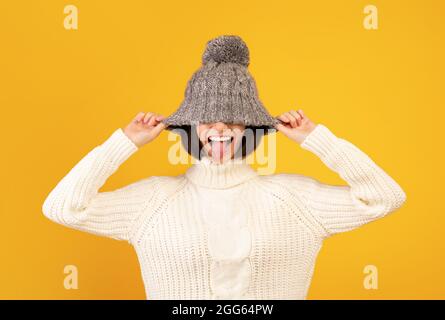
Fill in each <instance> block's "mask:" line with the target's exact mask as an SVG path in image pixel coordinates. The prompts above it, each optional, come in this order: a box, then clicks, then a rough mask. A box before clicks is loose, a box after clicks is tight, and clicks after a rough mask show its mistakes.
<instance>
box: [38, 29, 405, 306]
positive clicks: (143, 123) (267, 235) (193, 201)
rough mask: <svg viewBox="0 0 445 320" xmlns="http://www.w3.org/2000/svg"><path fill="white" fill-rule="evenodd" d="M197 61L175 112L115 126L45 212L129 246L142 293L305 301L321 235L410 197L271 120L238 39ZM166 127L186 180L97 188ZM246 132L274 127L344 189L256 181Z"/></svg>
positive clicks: (342, 152)
mask: <svg viewBox="0 0 445 320" xmlns="http://www.w3.org/2000/svg"><path fill="white" fill-rule="evenodd" d="M202 61H203V65H202V67H201V68H200V69H199V70H198V71H197V72H196V73H195V74H194V75H193V77H192V78H191V80H190V81H189V83H188V85H187V89H186V92H185V99H184V102H183V103H182V105H181V106H180V107H179V109H178V110H177V111H176V112H175V113H174V114H173V115H171V116H170V117H168V118H164V117H163V116H161V115H159V114H156V113H150V112H147V113H139V114H138V115H137V116H136V117H135V118H134V119H133V121H132V122H131V123H130V124H128V125H127V126H126V127H125V128H124V129H121V128H118V129H116V130H115V131H114V133H113V134H112V135H111V136H110V137H109V138H108V139H107V140H106V141H105V142H103V143H102V144H101V145H99V146H97V147H96V148H94V149H93V150H92V151H91V152H89V153H88V154H87V155H86V156H85V157H84V158H83V159H82V160H81V161H80V162H79V163H78V164H77V165H76V166H75V167H74V168H73V169H72V170H71V171H70V172H69V173H68V174H67V175H66V176H65V177H64V178H63V179H62V180H61V181H60V182H59V183H58V185H57V186H56V187H55V188H54V190H52V191H51V193H50V194H49V195H48V197H47V199H46V200H45V202H44V205H43V212H44V214H45V215H46V216H47V217H48V218H49V219H51V220H53V221H55V222H57V223H60V224H63V225H66V226H69V227H72V228H76V229H79V230H82V231H86V232H91V233H94V234H98V235H102V236H107V237H111V238H114V239H119V240H126V241H128V242H129V243H131V244H132V245H133V246H134V248H135V250H136V252H137V255H138V258H139V261H140V264H141V270H142V276H143V280H144V284H145V289H146V294H147V298H151V299H305V298H306V295H307V291H308V288H309V285H310V282H311V277H312V273H313V269H314V264H315V260H316V257H317V254H318V252H319V250H320V248H321V245H322V242H323V240H324V239H326V238H327V237H329V236H332V235H334V234H337V233H340V232H345V231H348V230H352V229H354V228H357V227H359V226H361V225H363V224H365V223H368V222H371V221H373V220H376V219H378V218H381V217H384V216H385V215H387V214H388V213H390V212H393V211H394V210H396V209H398V208H400V206H401V205H402V204H403V203H404V202H405V198H406V196H405V193H404V191H403V190H402V189H401V187H400V186H399V185H398V184H397V183H396V182H395V181H394V180H393V179H392V178H391V177H390V176H389V175H388V174H386V173H385V172H384V171H383V170H382V169H381V168H380V167H379V166H378V165H377V164H376V163H374V162H373V161H372V160H371V159H370V158H369V157H368V156H367V155H366V154H364V153H363V152H362V151H361V150H359V149H358V148H357V147H355V146H354V145H353V144H351V143H350V142H348V141H347V140H344V139H342V138H339V137H337V136H336V135H335V134H334V133H333V132H332V131H331V130H330V129H328V128H327V127H326V126H324V125H323V124H315V123H314V122H313V121H311V120H310V119H309V118H308V117H307V116H306V115H305V114H304V113H303V111H302V110H298V111H294V110H291V111H289V112H286V113H284V114H282V115H280V116H279V117H278V118H277V119H275V118H273V117H271V116H270V115H269V114H268V112H267V111H266V109H265V108H264V107H263V105H262V104H261V101H260V100H259V98H258V96H257V89H256V85H255V82H254V80H253V78H252V77H251V75H250V74H249V72H248V70H247V66H248V65H249V52H248V49H247V46H246V45H245V43H244V42H243V41H242V40H241V38H239V37H237V36H232V35H229V36H220V37H218V38H215V39H212V40H211V41H209V42H208V43H207V47H206V50H205V52H204V55H203V60H202ZM164 129H169V130H173V129H177V130H181V131H178V132H179V133H180V134H181V137H182V143H183V145H184V147H185V148H186V150H187V151H188V152H189V153H190V154H191V155H192V156H193V157H194V158H196V162H195V163H194V164H193V165H192V166H191V167H190V168H189V169H188V170H187V171H186V172H185V174H183V175H179V176H175V177H169V176H153V177H148V178H145V179H142V180H139V181H137V182H135V183H132V184H130V185H128V186H125V187H123V188H120V189H117V190H114V191H109V192H99V191H98V190H99V189H100V188H101V186H102V185H103V184H104V183H105V181H106V180H107V179H108V177H109V176H110V175H112V174H113V173H114V172H115V171H116V170H117V169H118V167H119V166H120V165H121V164H122V163H123V162H124V161H125V160H126V159H128V158H129V157H130V156H131V155H132V154H133V153H135V152H136V151H137V150H139V149H140V148H141V147H142V146H144V145H146V144H148V143H150V142H151V141H153V140H154V139H155V138H156V137H157V136H158V135H159V134H160V132H161V131H162V130H164ZM247 129H249V130H250V129H251V130H253V132H254V136H255V137H257V136H259V137H261V134H262V133H263V134H268V133H269V131H271V130H278V131H279V132H281V133H283V134H284V135H286V136H287V137H289V138H290V139H292V140H293V141H295V142H296V143H297V144H300V146H301V147H302V148H303V149H306V150H309V151H310V152H313V153H314V154H315V155H317V156H318V157H319V158H320V159H321V160H322V161H323V162H324V163H325V164H326V165H327V166H328V167H329V168H330V169H332V170H333V171H335V172H337V173H338V174H339V175H340V176H341V177H342V178H343V179H344V180H345V182H346V183H347V185H343V186H335V185H328V184H323V183H321V182H319V181H318V180H316V179H314V178H311V177H307V176H303V175H299V174H275V175H267V176H260V175H258V174H257V172H256V171H255V170H254V169H253V168H251V167H250V166H249V165H248V164H247V163H246V162H245V161H243V159H245V157H246V155H247V154H249V153H250V152H252V151H253V150H254V149H255V147H256V142H255V141H257V139H253V141H254V143H253V146H252V144H250V146H249V143H247V141H248V140H247V139H244V137H246V134H245V133H246V132H248V131H249V130H247ZM264 129H266V130H265V131H264ZM270 129H271V130H270ZM192 137H198V139H199V144H198V148H193V147H192V145H193V143H190V142H191V141H192V140H193V139H192ZM249 141H251V140H249ZM240 150H242V151H243V152H239V151H240Z"/></svg>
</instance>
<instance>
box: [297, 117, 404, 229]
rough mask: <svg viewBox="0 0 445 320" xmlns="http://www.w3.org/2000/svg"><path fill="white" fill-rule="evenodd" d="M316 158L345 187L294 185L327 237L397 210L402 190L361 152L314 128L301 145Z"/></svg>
mask: <svg viewBox="0 0 445 320" xmlns="http://www.w3.org/2000/svg"><path fill="white" fill-rule="evenodd" d="M301 147H302V148H303V149H306V150H309V151H311V152H313V153H314V154H315V155H317V156H318V157H319V158H320V159H321V161H322V162H323V163H324V164H325V165H326V166H328V167H329V168H330V169H331V170H333V171H335V172H337V173H338V174H339V176H340V177H341V178H342V179H343V180H345V181H346V183H347V185H345V186H337V185H329V184H324V183H321V182H319V181H318V180H316V179H314V178H311V177H306V176H303V175H300V176H299V179H296V180H298V181H296V180H295V179H294V181H295V183H296V185H297V186H298V193H299V194H300V196H301V198H302V199H303V202H305V203H306V205H307V207H308V208H309V209H310V210H311V211H312V213H313V216H314V217H315V219H316V220H318V222H319V223H320V224H321V225H322V226H323V227H324V229H325V230H326V231H327V235H328V236H329V235H333V234H336V233H339V232H345V231H349V230H352V229H355V228H357V227H359V226H361V225H364V224H366V223H369V222H371V221H373V220H376V219H379V218H382V217H384V216H385V215H387V214H388V213H390V212H393V211H395V210H396V209H398V208H400V207H401V206H402V204H403V203H404V202H405V200H406V194H405V192H404V191H403V190H402V188H401V187H400V186H399V185H398V184H397V183H396V182H395V181H394V180H393V179H392V178H391V177H390V176H389V175H388V174H387V173H385V171H384V170H382V168H380V167H379V166H378V165H377V164H376V163H375V162H374V161H373V160H371V159H370V158H369V157H368V156H367V155H366V154H365V153H364V152H362V151H361V150H360V149H358V148H357V147H356V146H354V145H353V144H352V143H350V142H348V141H347V140H345V139H342V138H339V137H337V136H336V135H334V134H333V133H332V132H331V131H330V130H329V129H328V128H327V127H326V126H324V125H323V124H318V125H317V126H316V127H315V129H314V130H313V131H312V132H311V133H310V134H309V135H308V136H307V137H306V138H305V140H304V141H303V143H302V144H301Z"/></svg>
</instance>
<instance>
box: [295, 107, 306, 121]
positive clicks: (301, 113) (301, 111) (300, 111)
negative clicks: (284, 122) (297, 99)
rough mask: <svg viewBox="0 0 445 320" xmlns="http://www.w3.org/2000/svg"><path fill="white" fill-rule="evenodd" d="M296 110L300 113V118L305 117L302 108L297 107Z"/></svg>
mask: <svg viewBox="0 0 445 320" xmlns="http://www.w3.org/2000/svg"><path fill="white" fill-rule="evenodd" d="M297 112H298V113H299V114H300V115H301V118H303V119H305V118H306V115H305V114H304V112H303V110H302V109H298V110H297Z"/></svg>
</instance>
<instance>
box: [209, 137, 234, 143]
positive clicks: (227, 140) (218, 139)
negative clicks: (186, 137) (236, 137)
mask: <svg viewBox="0 0 445 320" xmlns="http://www.w3.org/2000/svg"><path fill="white" fill-rule="evenodd" d="M232 141H233V137H232V136H210V137H209V138H208V142H210V143H212V142H225V143H230V142H232Z"/></svg>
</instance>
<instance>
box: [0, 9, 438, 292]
mask: <svg viewBox="0 0 445 320" xmlns="http://www.w3.org/2000/svg"><path fill="white" fill-rule="evenodd" d="M67 4H74V5H76V6H77V7H78V9H79V29H78V30H77V31H68V30H65V29H64V28H63V20H64V17H65V15H64V13H63V8H64V6H65V5H67ZM367 4H374V5H376V6H377V8H378V9H379V29H378V30H365V29H364V28H363V25H362V21H363V18H364V16H365V14H364V13H363V8H364V7H365V5H367ZM444 12H445V6H444V4H443V3H442V2H441V1H435V0H416V1H408V0H403V1H395V0H391V1H373V2H372V3H371V2H368V1H359V0H339V1H313V0H311V1H279V0H276V1H258V0H255V1H239V0H237V1H232V0H227V1H213V2H212V1H193V0H190V1H156V2H155V1H151V2H150V1H142V0H138V1H136V0H128V1H99V0H95V1H86V0H85V1H80V0H79V1H59V0H52V1H50V0H45V1H1V3H0V35H1V37H0V39H1V51H0V90H1V94H0V105H1V113H2V117H1V119H2V123H1V127H0V128H1V129H0V130H1V132H0V134H1V148H2V153H1V157H0V168H1V169H0V170H1V171H0V172H1V185H0V188H1V189H0V192H1V193H0V194H1V207H0V208H1V219H0V226H1V232H0V246H1V247H0V254H1V263H0V298H23V299H30V298H39V299H47V298H55V299H78V298H82V299H90V298H98V299H144V298H145V294H144V289H143V283H142V279H141V276H140V270H139V266H138V262H137V259H136V254H135V253H134V251H133V249H132V247H131V246H129V245H128V244H127V243H125V242H119V241H115V240H111V239H106V238H101V237H97V236H94V235H90V234H86V233H81V232H79V231H75V230H71V229H68V228H65V227H62V226H59V225H56V224H54V223H52V222H51V221H49V220H47V219H46V218H45V217H44V216H43V214H42V212H41V206H42V203H43V201H44V199H45V197H46V196H47V194H48V192H49V191H50V190H51V189H52V188H53V187H55V185H56V183H57V182H58V181H59V180H60V179H61V178H62V177H63V176H64V175H65V174H66V173H67V172H68V171H69V170H70V169H71V168H72V167H73V166H74V165H75V164H76V163H77V161H79V160H80V159H81V158H82V157H83V156H84V155H85V154H86V153H87V152H88V151H89V150H90V149H92V148H93V147H94V146H96V145H98V144H100V143H102V142H103V141H104V140H105V139H106V138H107V137H108V136H109V135H110V134H111V133H112V132H113V131H114V129H115V128H117V127H119V126H124V125H126V123H127V122H129V121H130V120H131V118H132V117H133V116H134V115H135V114H136V113H137V112H139V111H155V112H158V113H161V114H165V115H168V114H170V113H171V112H173V111H174V110H175V109H176V108H177V106H178V105H179V103H180V102H181V100H182V97H183V94H184V90H185V84H186V82H187V80H188V79H189V78H190V76H191V74H192V73H193V72H194V71H195V70H196V69H197V68H198V67H199V66H200V63H201V60H200V59H201V54H202V52H203V49H204V45H205V43H206V41H207V40H209V39H210V38H212V37H215V36H217V35H220V34H238V35H240V36H241V37H242V38H243V39H244V40H245V41H246V42H247V44H248V46H249V48H250V52H251V65H250V67H249V68H250V71H251V72H252V74H253V75H254V77H255V79H256V81H257V84H258V88H259V93H260V98H261V99H262V101H263V102H264V104H265V105H266V107H267V108H268V110H269V111H270V112H271V113H272V114H274V115H277V114H279V113H281V112H284V111H287V110H289V109H295V108H302V109H303V110H304V111H305V112H306V114H307V115H308V116H309V117H310V118H311V119H312V120H313V121H315V122H320V123H324V124H325V125H327V126H328V127H329V128H330V129H331V130H332V131H333V132H334V133H336V134H337V135H338V136H341V137H344V138H346V139H348V140H349V141H351V142H353V143H354V144H355V145H357V146H358V147H359V148H361V149H362V150H363V151H365V152H366V153H367V154H368V155H370V156H371V157H372V158H373V159H374V160H375V161H376V163H378V164H379V165H380V166H381V167H382V168H383V169H385V170H386V171H387V172H388V173H389V174H390V175H391V176H392V177H393V178H394V179H395V180H396V181H397V182H399V183H400V185H401V186H402V187H403V188H404V190H405V191H406V193H407V196H408V200H407V202H406V203H405V206H404V207H403V208H402V209H400V210H399V211H397V212H395V213H394V214H392V215H391V216H388V217H386V218H384V219H382V220H379V221H376V222H373V223H371V224H368V225H366V226H363V227H362V228H359V229H357V230H354V231H351V232H347V233H343V234H340V235H336V236H334V237H332V238H330V239H328V240H327V241H326V242H325V244H324V247H323V249H322V251H321V253H320V255H319V257H318V260H317V265H316V269H315V273H314V278H313V282H312V286H311V288H310V290H309V295H308V299H331V298H335V299H414V298H418V299H443V298H445V277H444V275H443V272H444V270H445V259H444V240H443V238H444V233H443V230H444V222H445V212H444V198H445V197H444V196H443V181H444V174H443V164H444V154H445V152H444V151H443V148H444V144H443V138H444V134H443V129H444V125H443V117H444V116H445V111H444V95H443V91H442V90H443V75H444V71H445V70H444V62H443V57H444V56H445V54H444V43H445V42H444V39H443V36H444V26H443V17H444ZM170 144H171V142H169V141H167V134H166V132H163V133H162V134H161V136H160V138H159V139H157V140H156V141H155V142H153V143H152V144H150V145H149V146H146V147H144V148H143V149H142V150H141V151H140V152H138V153H137V154H135V155H134V156H133V157H131V158H130V159H129V160H128V161H127V162H126V163H125V164H123V165H122V167H121V168H120V169H119V170H118V172H117V173H116V174H115V175H113V176H112V177H111V178H110V179H109V180H108V181H107V183H106V185H105V186H104V188H103V190H112V189H114V188H117V187H121V186H123V185H125V184H128V183H131V182H133V181H136V180H137V179H140V178H143V177H147V176H150V175H176V174H180V173H182V172H184V171H185V169H186V166H172V165H170V164H169V162H168V161H167V150H168V147H169V145H170ZM277 161H278V170H277V172H291V173H302V174H307V175H311V176H313V177H316V178H318V179H319V180H321V181H324V182H327V183H338V184H343V181H342V180H341V179H340V178H339V177H338V176H337V175H336V174H335V173H333V172H332V171H330V170H329V169H328V168H327V167H325V166H324V165H323V163H322V162H321V161H320V160H319V159H318V158H317V157H316V156H314V155H313V154H311V153H309V152H307V151H304V150H302V149H301V148H300V147H299V146H298V145H296V144H295V143H293V142H291V141H290V140H288V139H287V138H285V137H283V136H281V135H280V136H279V138H278V160H277ZM68 264H73V265H76V266H77V267H78V270H79V289H78V290H66V289H64V287H63V279H64V277H65V275H64V273H63V268H64V266H65V265H68ZM369 264H371V265H375V266H377V267H378V270H379V289H378V290H365V289H364V287H363V278H364V274H363V268H364V267H365V266H366V265H369Z"/></svg>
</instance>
